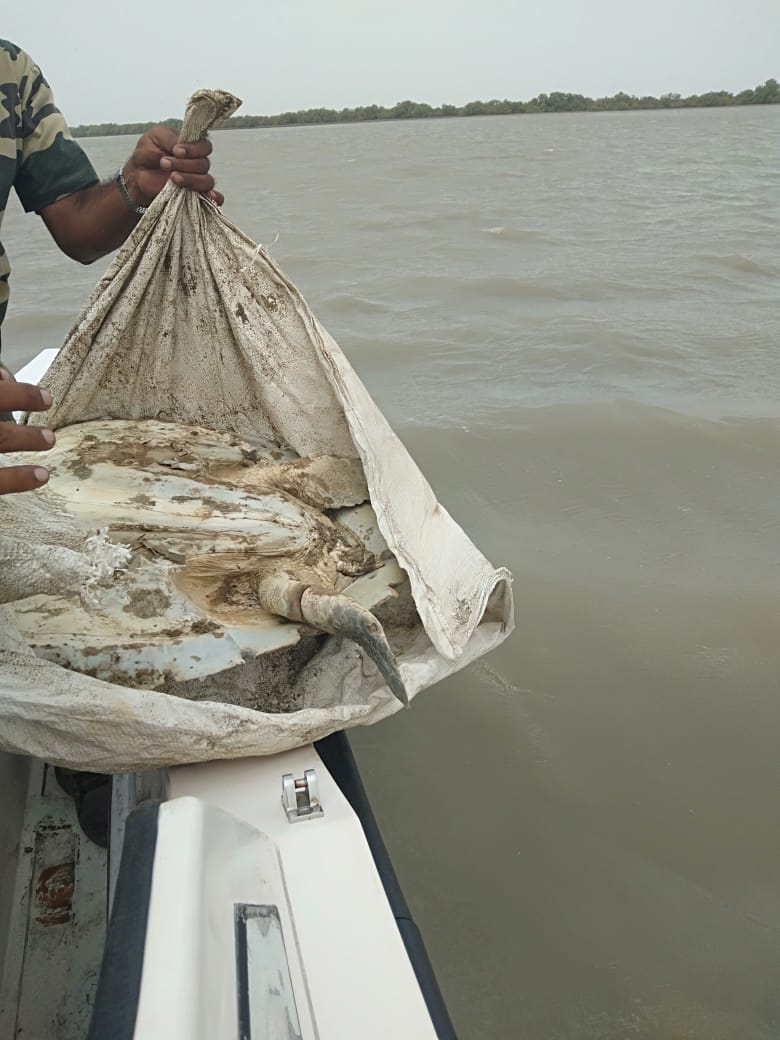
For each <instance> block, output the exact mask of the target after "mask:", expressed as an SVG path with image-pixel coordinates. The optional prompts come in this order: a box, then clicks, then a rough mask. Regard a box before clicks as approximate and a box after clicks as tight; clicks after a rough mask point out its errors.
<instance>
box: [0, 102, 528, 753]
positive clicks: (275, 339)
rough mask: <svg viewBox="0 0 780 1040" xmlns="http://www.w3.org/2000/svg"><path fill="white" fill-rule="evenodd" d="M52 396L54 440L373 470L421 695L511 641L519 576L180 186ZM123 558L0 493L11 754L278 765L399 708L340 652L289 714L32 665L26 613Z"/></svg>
mask: <svg viewBox="0 0 780 1040" xmlns="http://www.w3.org/2000/svg"><path fill="white" fill-rule="evenodd" d="M237 105H238V102H237V100H236V99H235V98H233V97H232V96H231V95H229V94H225V93H224V92H221V91H200V92H199V93H198V94H196V95H194V96H193V98H192V99H191V100H190V104H189V106H188V109H187V114H186V118H185V123H184V127H183V129H182V139H183V140H184V141H193V140H198V139H199V138H201V137H202V136H203V135H204V134H205V133H206V132H207V130H208V128H209V127H210V126H211V125H212V124H213V123H214V122H215V121H217V120H218V119H222V118H224V117H225V116H227V115H229V114H230V113H231V112H232V111H234V110H235V108H236V107H237ZM44 385H46V386H47V387H49V389H50V390H51V391H52V394H53V397H54V402H55V403H54V406H53V408H52V409H51V410H50V411H49V412H48V413H47V415H46V416H45V421H46V423H48V424H51V425H52V426H53V427H54V428H55V429H57V428H61V427H64V426H68V425H71V424H73V423H80V422H84V421H86V420H90V419H100V418H113V419H149V418H154V419H158V420H162V421H170V422H177V423H183V424H192V425H200V426H205V427H208V428H210V429H214V430H219V431H225V432H231V433H235V434H237V435H239V436H242V437H246V436H248V437H251V436H253V435H256V436H260V437H270V438H272V439H275V440H276V441H281V442H283V443H285V444H287V445H289V447H291V448H292V449H293V450H294V451H296V452H297V453H298V454H299V455H300V456H314V455H321V454H327V455H336V456H342V457H353V458H354V457H357V458H359V459H360V461H361V463H362V466H363V469H364V472H365V475H366V479H367V483H368V488H369V493H370V498H371V504H372V506H373V508H374V511H375V513H376V516H377V519H378V523H379V527H380V530H381V532H382V535H383V536H384V538H385V541H386V542H387V545H388V546H389V548H390V550H391V551H392V553H393V554H394V556H395V558H396V559H397V561H398V563H399V564H400V566H401V567H402V568H403V569H404V570H405V571H406V573H407V575H408V577H409V580H410V584H411V591H412V595H413V598H414V602H415V606H416V608H417V611H418V614H419V617H420V620H421V622H422V624H421V626H420V628H419V632H418V634H417V637H416V638H415V639H414V641H412V642H411V643H410V644H409V645H408V646H407V647H406V649H405V650H404V652H403V653H401V654H400V655H399V656H398V661H399V666H400V669H401V673H402V675H403V679H404V682H405V685H406V688H407V690H408V692H409V695H410V696H413V695H414V694H415V693H416V692H418V691H419V690H421V689H423V688H425V687H427V686H430V685H431V684H433V683H435V682H438V681H439V680H440V679H443V678H445V677H446V676H447V675H450V674H451V673H453V672H454V671H456V670H458V669H459V668H462V667H463V666H465V665H467V664H468V663H470V662H471V661H473V660H474V659H476V658H477V657H479V656H480V655H482V654H484V653H486V652H488V651H489V650H491V649H492V648H493V647H495V646H497V645H498V644H499V643H500V642H501V641H502V640H503V639H504V638H506V636H507V635H508V634H509V632H511V630H512V627H513V618H512V597H511V576H510V574H509V572H508V571H507V570H505V569H503V568H501V569H495V568H494V567H493V566H492V565H491V564H490V563H489V562H488V560H486V559H485V557H484V556H483V555H482V554H481V553H480V552H479V550H478V549H477V548H476V547H475V546H474V545H473V544H472V542H471V541H470V540H469V538H468V537H467V536H466V535H465V533H464V532H463V531H462V530H461V528H460V527H459V526H458V525H457V524H456V523H455V521H454V520H453V519H452V518H451V517H450V516H449V514H448V513H447V512H446V510H445V509H444V508H443V507H442V506H441V505H440V504H439V503H438V502H437V501H436V498H435V496H434V494H433V491H432V490H431V487H430V485H429V484H428V482H427V481H426V480H425V478H424V477H423V475H422V474H421V473H420V471H419V469H418V468H417V466H416V464H415V463H414V461H413V460H412V458H411V457H410V456H409V454H408V452H407V451H406V450H405V448H404V447H403V445H402V444H401V443H400V441H399V440H398V438H397V437H396V435H395V434H394V433H393V431H392V430H391V428H390V426H389V425H388V423H387V421H386V419H385V418H384V416H383V415H382V413H381V412H380V411H379V409H378V408H377V406H376V405H375V403H374V402H373V401H372V399H371V397H370V396H369V394H368V392H367V391H366V389H365V387H364V386H363V384H362V383H361V382H360V380H359V379H358V377H357V375H356V374H355V372H354V371H353V369H352V367H351V366H350V364H349V362H348V361H347V359H346V357H345V356H344V354H343V353H342V352H341V350H340V349H339V347H338V346H337V344H336V343H335V342H334V340H333V339H332V338H331V337H330V336H329V335H328V333H327V332H326V331H325V329H323V327H322V326H321V325H320V324H319V322H318V321H317V319H316V318H315V317H314V315H313V314H312V313H311V311H310V310H309V307H308V306H307V304H306V302H305V301H304V300H303V298H302V297H301V295H300V293H299V292H298V291H297V289H296V288H295V286H294V285H292V283H291V282H290V281H288V279H287V278H286V277H285V276H284V274H282V272H281V271H280V270H279V268H278V267H277V266H276V264H275V263H274V261H273V260H272V259H271V257H270V256H269V255H268V253H267V252H266V251H265V250H264V249H263V248H262V247H259V246H257V245H256V244H255V243H254V242H252V241H251V240H250V239H248V238H247V237H246V236H245V235H244V234H242V233H241V232H240V231H239V230H238V229H237V228H236V227H234V226H233V225H232V224H231V223H230V222H229V221H228V220H227V219H226V218H225V217H224V216H223V215H222V213H221V212H220V211H219V209H218V208H217V207H215V206H214V205H213V204H212V203H211V202H209V201H208V200H207V199H205V198H203V197H202V196H198V195H196V194H194V193H192V192H189V191H184V190H181V189H178V188H176V187H175V186H174V185H172V184H169V185H168V186H167V187H166V188H165V190H164V191H163V192H162V193H161V194H160V196H158V198H157V199H156V200H155V202H154V203H153V204H152V206H150V208H149V210H148V211H147V213H146V215H145V216H144V217H143V219H142V220H141V221H140V223H139V224H138V226H137V228H136V229H135V231H134V232H133V234H132V235H131V236H130V238H129V239H128V241H127V242H126V243H125V245H124V246H123V247H122V248H121V249H120V251H119V252H118V254H117V256H116V257H115V259H114V261H113V263H112V264H111V266H110V267H109V269H108V271H107V272H106V274H105V275H104V277H103V278H102V279H101V280H100V282H99V284H98V285H97V287H96V288H95V290H94V291H93V293H92V294H91V296H90V297H89V299H88V300H87V302H86V304H85V306H84V308H83V311H82V313H81V315H80V317H79V319H78V321H77V322H76V325H75V326H74V328H73V330H72V332H71V333H70V335H69V337H68V338H67V340H66V342H65V344H64V346H63V348H62V350H61V351H60V353H59V355H58V357H57V359H56V361H55V362H54V364H53V366H52V367H51V369H50V370H49V372H48V374H47V376H46V378H45V380H44ZM28 418H29V421H33V422H35V421H41V419H40V417H35V416H30V417H28ZM52 483H53V486H54V489H55V491H56V480H55V481H53V482H52ZM11 561H13V566H11ZM118 562H119V561H118V560H117V559H115V558H112V557H111V553H110V551H109V549H107V547H106V544H105V541H104V540H103V539H102V538H101V536H100V535H99V534H97V533H96V532H93V533H91V534H90V535H89V538H86V537H83V536H79V535H78V534H77V533H75V532H74V530H72V529H71V526H70V525H69V523H68V519H67V506H66V503H63V502H62V501H58V498H57V496H56V494H55V493H54V491H49V490H44V491H41V492H35V493H29V494H27V495H23V496H10V497H8V496H6V497H5V499H3V498H0V603H6V604H7V606H6V607H3V608H0V748H2V749H4V750H7V751H14V752H21V753H24V754H30V755H35V756H39V757H43V758H46V759H47V760H48V761H53V762H56V763H58V764H62V765H67V766H71V767H73V768H88V769H93V770H101V771H106V772H121V771H127V770H135V769H145V768H151V767H156V766H160V765H170V764H176V763H187V762H195V761H203V760H206V759H212V758H233V757H238V756H244V755H258V754H272V753H275V752H279V751H283V750H287V749H289V748H292V747H296V746H300V745H302V744H305V743H309V742H311V741H313V740H316V739H318V738H321V737H324V736H326V735H327V734H329V733H331V732H333V731H335V730H337V729H343V728H346V727H349V726H354V725H358V724H368V723H373V722H376V721H378V720H380V719H382V718H384V717H386V716H388V715H390V714H392V713H393V712H394V711H396V710H398V708H399V707H400V706H399V704H398V702H397V701H396V700H395V699H394V698H393V697H392V696H391V695H390V694H389V691H388V690H387V688H386V687H385V686H384V685H382V683H381V678H380V679H379V680H378V678H377V674H376V669H373V668H366V667H365V662H364V661H363V660H362V658H361V655H360V654H359V653H355V648H354V647H351V648H349V650H347V648H344V649H343V651H342V650H341V649H340V647H339V642H338V641H332V645H331V646H330V647H329V648H328V650H327V652H326V653H325V654H323V655H322V657H323V660H322V661H321V664H320V668H319V669H318V673H317V674H318V682H317V685H316V688H311V689H308V690H305V691H304V694H305V700H304V704H305V706H304V707H303V708H302V709H301V710H298V711H293V712H290V713H284V714H268V713H265V714H264V713H261V712H257V711H253V710H250V709H247V708H243V707H239V706H236V705H232V704H223V703H217V702H215V701H199V702H192V701H187V700H184V699H181V698H179V697H175V696H170V695H167V694H164V693H160V692H156V691H153V690H138V689H131V688H129V687H124V686H119V685H114V684H112V683H108V682H103V681H100V680H98V679H94V678H91V677H89V676H85V675H82V674H79V673H76V672H72V671H68V670H66V669H65V668H62V667H60V666H58V665H56V664H54V663H52V662H50V661H47V660H43V659H41V658H38V657H36V656H35V655H34V654H33V653H32V651H31V650H30V648H29V646H27V645H26V644H25V643H24V641H23V640H21V639H20V637H19V633H18V630H17V629H16V627H15V624H14V619H13V601H16V600H19V599H21V598H22V597H24V596H29V595H31V594H32V593H33V592H42V591H47V592H49V593H51V594H61V593H62V592H63V591H69V590H76V589H77V590H79V591H80V592H81V593H82V599H83V600H84V601H85V602H87V601H88V600H89V598H90V597H91V596H94V595H95V594H96V591H97V592H98V593H99V584H100V581H101V579H102V577H103V575H104V573H105V569H106V567H108V568H109V570H110V568H111V566H112V565H116V564H117V563H118ZM44 586H47V587H44Z"/></svg>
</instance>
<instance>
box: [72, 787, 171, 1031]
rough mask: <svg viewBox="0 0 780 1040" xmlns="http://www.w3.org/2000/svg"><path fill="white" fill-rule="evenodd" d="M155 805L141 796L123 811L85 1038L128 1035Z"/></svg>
mask: <svg viewBox="0 0 780 1040" xmlns="http://www.w3.org/2000/svg"><path fill="white" fill-rule="evenodd" d="M159 808H160V805H159V802H145V803H143V804H142V805H139V806H138V807H137V808H136V809H134V810H133V811H132V812H131V813H130V815H129V816H128V817H127V824H126V829H125V840H124V844H123V845H122V859H121V861H120V864H119V874H118V876H117V882H116V889H115V890H114V905H113V908H112V910H111V920H110V921H109V924H108V931H107V933H106V945H105V949H104V951H103V963H102V966H101V969H100V978H99V979H98V985H97V993H96V994H95V1005H94V1008H93V1010H92V1021H91V1022H90V1026H89V1033H88V1035H87V1040H133V1034H134V1033H135V1020H136V1016H137V1014H138V998H139V995H140V992H141V976H142V975H143V970H144V946H145V944H146V925H147V921H148V918H149V900H150V898H151V893H152V875H153V873H154V853H155V849H156V847H157V815H158V811H159Z"/></svg>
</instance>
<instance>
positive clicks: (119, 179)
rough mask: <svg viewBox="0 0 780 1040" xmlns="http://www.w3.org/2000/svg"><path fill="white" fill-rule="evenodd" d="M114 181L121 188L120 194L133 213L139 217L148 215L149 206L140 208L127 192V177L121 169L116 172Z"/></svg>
mask: <svg viewBox="0 0 780 1040" xmlns="http://www.w3.org/2000/svg"><path fill="white" fill-rule="evenodd" d="M114 180H115V181H116V183H117V185H118V187H119V191H120V194H121V195H122V198H123V199H124V200H125V202H126V203H127V205H128V206H129V207H130V209H131V210H132V211H133V213H138V215H139V216H143V214H144V213H146V211H147V209H148V208H149V207H148V206H139V204H138V203H137V202H136V201H135V199H134V198H133V196H132V195H131V194H130V192H129V191H128V190H127V184H126V183H125V175H124V173H123V172H122V170H121V169H119V170H117V171H116V177H114Z"/></svg>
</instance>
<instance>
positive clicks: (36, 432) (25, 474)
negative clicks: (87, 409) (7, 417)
mask: <svg viewBox="0 0 780 1040" xmlns="http://www.w3.org/2000/svg"><path fill="white" fill-rule="evenodd" d="M50 407H51V394H50V393H49V391H48V390H43V389H41V387H39V386H33V384H32V383H16V382H14V380H13V379H12V378H11V377H10V376H9V373H8V372H7V370H4V369H2V368H1V367H0V412H45V411H46V409H47V408H50ZM54 439H55V438H54V434H53V433H52V431H51V430H47V429H45V428H44V427H42V426H17V424H16V423H14V422H0V455H1V454H3V453H5V452H9V451H48V450H49V448H51V446H52V445H53V444H54ZM48 479H49V471H48V470H47V469H46V468H45V467H44V466H35V465H33V466H3V465H2V463H0V495H12V494H15V493H16V492H18V491H34V490H35V489H36V488H39V487H42V486H43V485H44V484H45V483H46V482H47V480H48Z"/></svg>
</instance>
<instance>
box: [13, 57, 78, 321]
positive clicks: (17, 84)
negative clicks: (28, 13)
mask: <svg viewBox="0 0 780 1040" xmlns="http://www.w3.org/2000/svg"><path fill="white" fill-rule="evenodd" d="M97 180H98V176H97V174H96V173H95V170H94V169H93V167H92V164H91V163H90V161H89V159H88V158H87V157H86V155H85V154H84V152H83V151H82V150H81V148H80V147H79V145H78V144H77V143H76V142H75V141H74V140H73V138H72V137H71V133H70V131H69V130H68V125H67V123H66V122H65V120H64V118H63V117H62V114H61V113H60V111H59V109H58V108H57V107H56V105H55V104H54V96H53V94H52V92H51V88H50V87H49V84H48V83H47V82H46V80H45V79H44V78H43V74H42V73H41V70H40V69H39V68H38V66H37V65H36V64H35V63H34V62H33V60H32V58H30V56H29V55H27V54H25V53H24V51H22V50H20V49H19V48H18V47H16V46H14V44H12V43H8V42H7V41H6V40H0V224H2V220H3V213H4V212H5V207H6V204H7V202H8V196H9V194H10V192H11V188H15V189H16V194H17V195H18V196H19V199H20V201H21V203H22V205H23V206H24V208H25V210H26V211H27V212H28V213H30V212H37V213H40V211H41V210H42V209H45V208H46V207H47V206H50V205H51V204H52V203H53V202H56V201H57V200H58V199H62V198H64V197H65V196H66V195H72V194H73V192H74V191H80V190H81V189H82V188H86V187H88V186H89V185H90V184H95V183H96V181H97ZM10 272H11V265H10V264H9V262H8V257H7V256H6V254H5V250H4V249H3V246H2V243H0V325H2V321H3V318H4V317H5V312H6V309H7V307H8V292H9V289H8V276H9V274H10Z"/></svg>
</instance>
